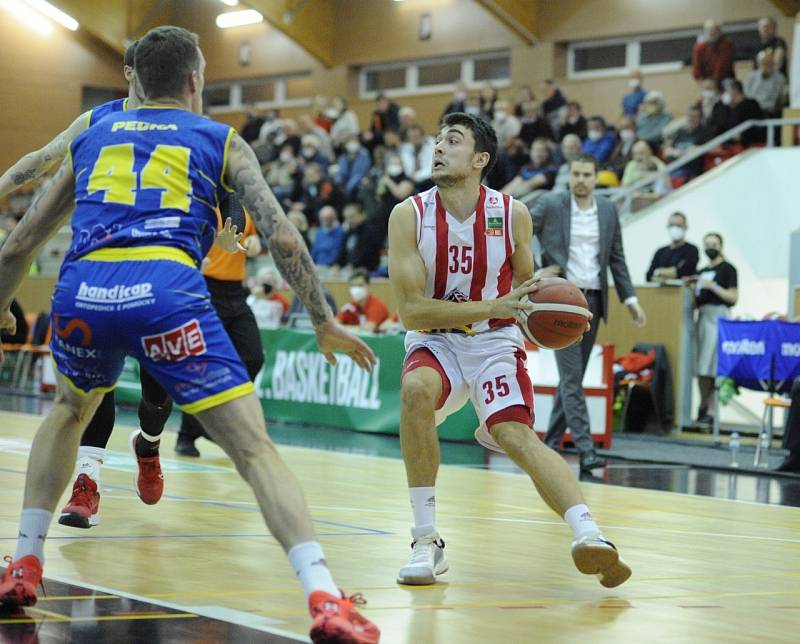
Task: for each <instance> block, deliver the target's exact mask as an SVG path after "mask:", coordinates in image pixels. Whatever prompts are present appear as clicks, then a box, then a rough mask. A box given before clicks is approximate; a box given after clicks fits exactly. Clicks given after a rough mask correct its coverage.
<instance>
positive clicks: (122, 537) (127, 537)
mask: <svg viewBox="0 0 800 644" xmlns="http://www.w3.org/2000/svg"><path fill="white" fill-rule="evenodd" d="M317 535H318V536H320V537H366V536H370V537H371V536H374V535H373V534H372V533H370V532H318V533H317ZM258 538H267V539H270V540H272V541H274V540H275V537H273V536H272V535H271V534H263V533H262V534H113V535H112V534H108V535H96V536H93V535H74V536H73V535H64V536H52V535H47V540H48V541H115V540H117V541H139V540H149V539H258ZM17 539H19V535H17V536H9V537H0V541H12V540H13V541H16V540H17Z"/></svg>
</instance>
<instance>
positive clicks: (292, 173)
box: [265, 143, 301, 202]
mask: <svg viewBox="0 0 800 644" xmlns="http://www.w3.org/2000/svg"><path fill="white" fill-rule="evenodd" d="M300 172H301V169H300V162H299V161H298V159H297V157H296V156H295V153H294V149H293V148H292V146H291V145H289V144H288V143H287V144H285V145H283V146H282V147H281V150H280V154H279V155H278V158H277V159H276V160H275V161H273V162H272V163H271V164H270V165H269V170H268V171H267V174H266V176H265V179H266V180H267V183H268V184H269V185H270V187H271V188H272V192H274V193H275V197H277V199H278V200H279V201H281V202H285V201H286V200H287V199H289V198H290V197H291V195H292V194H293V193H294V191H295V188H296V185H297V182H298V181H299V178H300Z"/></svg>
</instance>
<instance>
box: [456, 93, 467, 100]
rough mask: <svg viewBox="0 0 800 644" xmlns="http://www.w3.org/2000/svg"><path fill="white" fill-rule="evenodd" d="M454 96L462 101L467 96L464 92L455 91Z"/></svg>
mask: <svg viewBox="0 0 800 644" xmlns="http://www.w3.org/2000/svg"><path fill="white" fill-rule="evenodd" d="M454 97H455V99H456V100H457V101H463V100H464V99H465V98H467V93H466V92H456V93H455V94H454Z"/></svg>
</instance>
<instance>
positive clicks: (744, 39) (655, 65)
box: [567, 22, 758, 79]
mask: <svg viewBox="0 0 800 644" xmlns="http://www.w3.org/2000/svg"><path fill="white" fill-rule="evenodd" d="M722 31H723V32H724V33H725V34H726V35H727V36H728V37H729V38H730V39H731V40H733V42H734V44H735V45H736V51H737V56H736V59H737V60H746V59H748V58H750V57H751V53H750V52H752V50H753V49H752V48H753V46H754V44H755V43H757V42H758V30H757V28H756V23H755V22H744V23H732V24H725V25H723V28H722ZM699 34H700V27H697V28H696V29H685V30H682V31H670V32H662V33H654V34H652V33H651V34H641V35H638V36H630V37H626V38H609V39H607V40H594V41H585V42H574V43H569V44H568V45H567V78H569V79H579V78H593V77H594V78H598V77H603V76H620V75H624V74H626V73H627V72H628V70H629V69H634V68H639V69H641V70H642V71H644V72H659V71H676V70H679V69H681V68H682V67H683V66H684V65H690V64H691V62H692V48H693V47H694V44H695V42H696V41H697V36H698V35H699Z"/></svg>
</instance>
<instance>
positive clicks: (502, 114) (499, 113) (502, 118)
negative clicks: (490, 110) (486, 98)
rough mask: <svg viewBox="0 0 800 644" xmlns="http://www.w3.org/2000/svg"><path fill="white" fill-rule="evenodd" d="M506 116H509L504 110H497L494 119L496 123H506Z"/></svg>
mask: <svg viewBox="0 0 800 644" xmlns="http://www.w3.org/2000/svg"><path fill="white" fill-rule="evenodd" d="M506 116H508V114H506V113H505V112H504V111H503V110H495V113H494V118H495V120H496V121H505V120H506Z"/></svg>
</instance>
